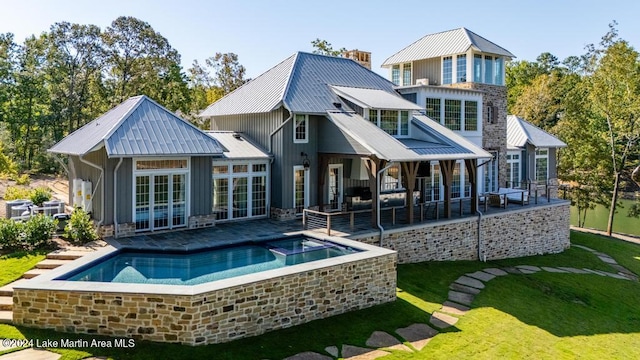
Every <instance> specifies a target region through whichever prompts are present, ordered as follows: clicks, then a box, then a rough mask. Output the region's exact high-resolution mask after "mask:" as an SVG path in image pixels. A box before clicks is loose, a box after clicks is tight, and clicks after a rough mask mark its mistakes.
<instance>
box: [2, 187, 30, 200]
mask: <svg viewBox="0 0 640 360" xmlns="http://www.w3.org/2000/svg"><path fill="white" fill-rule="evenodd" d="M30 197H31V191H30V190H29V189H28V188H26V187H21V186H9V187H7V190H6V191H5V193H4V199H5V200H7V201H9V200H18V199H29V198H30Z"/></svg>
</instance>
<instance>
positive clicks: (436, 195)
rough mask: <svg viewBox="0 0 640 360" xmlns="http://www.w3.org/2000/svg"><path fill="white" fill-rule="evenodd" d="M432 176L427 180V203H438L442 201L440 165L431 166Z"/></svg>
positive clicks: (425, 197)
mask: <svg viewBox="0 0 640 360" xmlns="http://www.w3.org/2000/svg"><path fill="white" fill-rule="evenodd" d="M429 175H430V176H428V177H426V178H425V184H426V186H425V193H424V199H425V201H438V200H440V165H439V164H437V163H435V164H431V173H430V174H429Z"/></svg>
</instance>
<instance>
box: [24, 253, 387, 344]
mask: <svg viewBox="0 0 640 360" xmlns="http://www.w3.org/2000/svg"><path fill="white" fill-rule="evenodd" d="M352 243H354V244H355V245H358V244H357V243H355V242H352ZM360 245H362V244H360ZM367 253H371V254H369V255H368V254H367ZM346 256H351V258H350V259H347V260H343V261H344V262H342V263H340V262H339V261H340V260H339V259H340V258H341V257H335V258H331V259H327V260H320V261H316V262H312V263H307V264H303V265H304V266H301V265H295V266H292V267H290V268H289V269H291V270H288V271H290V272H292V273H283V272H279V273H276V274H278V275H276V276H266V275H264V274H266V273H260V274H256V275H255V276H254V277H255V278H256V279H259V280H257V281H254V282H243V281H241V280H240V278H233V279H226V280H220V281H218V282H212V283H208V284H202V285H197V286H193V287H191V289H197V291H198V292H197V293H193V294H189V290H188V289H189V288H186V289H185V288H184V287H178V288H182V289H177V290H169V289H170V288H171V287H170V286H160V287H159V286H158V285H156V286H155V287H153V286H149V285H144V284H107V285H105V286H103V287H101V288H100V291H97V290H95V288H96V287H95V286H91V284H88V285H87V286H86V287H87V289H91V290H87V291H82V290H78V288H80V287H81V286H82V284H80V283H78V282H65V281H62V282H61V281H56V282H55V283H53V282H51V281H49V280H39V281H41V282H40V283H38V282H29V284H25V285H24V286H20V287H16V288H14V298H13V301H14V306H13V321H14V323H15V324H16V325H21V326H28V327H36V328H45V329H53V330H56V331H61V332H74V333H85V334H99V335H109V336H118V337H130V338H134V339H139V340H150V341H160V342H175V343H182V344H188V345H203V344H213V343H222V342H227V341H232V340H236V339H240V338H244V337H249V336H254V335H259V334H262V333H265V332H268V331H272V330H277V329H282V328H287V327H291V326H295V325H299V324H303V323H306V322H308V321H312V320H315V319H321V318H326V317H329V316H332V315H337V314H342V313H346V312H349V311H352V310H358V309H363V308H367V307H371V306H374V305H378V304H382V303H386V302H390V301H394V300H395V299H396V260H397V259H396V254H395V253H394V252H391V251H388V250H385V249H376V250H373V251H366V252H362V253H356V254H351V255H345V257H346ZM322 261H325V263H324V265H322V264H320V263H321V262H322ZM318 264H320V265H318ZM294 267H295V269H294ZM284 269H287V268H284ZM54 271H55V270H54ZM65 271H69V270H65ZM294 271H295V272H294ZM54 275H55V274H52V275H50V279H54V278H55V277H54ZM41 276H43V277H45V275H41ZM58 276H59V275H58ZM47 281H49V282H48V283H47ZM118 286H120V288H118ZM127 286H128V287H127ZM123 288H128V289H130V290H127V291H123V290H122V289H123ZM173 288H174V289H175V288H176V287H173ZM118 289H120V290H118ZM153 289H155V292H154V290H153ZM159 289H165V290H163V291H159ZM165 291H173V292H172V293H170V294H167V293H166V292H165ZM194 291H195V290H194Z"/></svg>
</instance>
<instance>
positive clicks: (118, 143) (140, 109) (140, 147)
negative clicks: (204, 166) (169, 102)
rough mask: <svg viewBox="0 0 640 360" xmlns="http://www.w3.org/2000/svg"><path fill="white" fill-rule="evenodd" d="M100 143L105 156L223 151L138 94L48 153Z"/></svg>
mask: <svg viewBox="0 0 640 360" xmlns="http://www.w3.org/2000/svg"><path fill="white" fill-rule="evenodd" d="M102 146H104V147H105V150H106V152H107V156H108V157H132V156H171V155H220V154H221V153H222V151H223V148H222V146H220V144H219V143H218V142H217V141H216V140H214V139H212V138H211V137H209V136H207V135H206V134H205V133H204V132H202V131H201V130H200V129H198V128H196V127H195V126H193V125H191V124H190V123H189V122H187V121H186V120H183V119H181V118H179V117H178V116H176V115H175V114H173V113H172V112H171V111H169V110H167V109H166V108H164V107H162V106H161V105H159V104H158V103H156V102H155V101H153V100H151V99H149V98H148V97H146V96H144V95H141V96H135V97H132V98H129V99H127V100H125V101H124V102H122V103H121V104H120V105H118V106H116V107H114V108H113V109H111V110H109V111H108V112H107V113H105V114H104V115H102V116H100V117H99V118H97V119H96V120H93V121H92V122H90V123H88V124H87V125H85V126H83V127H81V128H80V129H78V130H76V131H74V132H73V133H71V134H69V135H68V136H67V137H65V138H64V139H62V140H61V141H60V142H58V143H57V144H55V145H54V146H53V147H51V148H50V149H49V152H52V153H59V154H68V155H84V154H86V153H88V152H91V151H93V150H97V149H99V148H101V147H102Z"/></svg>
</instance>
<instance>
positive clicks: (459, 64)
mask: <svg viewBox="0 0 640 360" xmlns="http://www.w3.org/2000/svg"><path fill="white" fill-rule="evenodd" d="M456 80H457V81H456V82H466V81H467V55H458V56H457V57H456Z"/></svg>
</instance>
